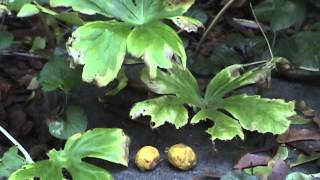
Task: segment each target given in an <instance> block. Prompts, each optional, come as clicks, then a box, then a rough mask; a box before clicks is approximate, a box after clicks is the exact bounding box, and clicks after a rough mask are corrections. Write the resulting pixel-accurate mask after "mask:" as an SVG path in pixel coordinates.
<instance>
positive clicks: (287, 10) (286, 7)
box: [255, 0, 306, 31]
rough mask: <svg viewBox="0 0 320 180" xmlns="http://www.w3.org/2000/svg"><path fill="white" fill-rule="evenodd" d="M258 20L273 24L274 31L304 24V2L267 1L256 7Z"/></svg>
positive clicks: (289, 0)
mask: <svg viewBox="0 0 320 180" xmlns="http://www.w3.org/2000/svg"><path fill="white" fill-rule="evenodd" d="M255 12H256V14H257V16H258V18H260V19H262V20H267V21H269V22H270V23H271V29H272V30H273V31H279V30H282V29H287V28H289V27H290V26H292V25H294V24H298V23H302V22H303V20H304V19H305V17H306V9H305V4H304V1H303V0H281V1H279V0H265V1H263V2H262V3H260V4H259V5H257V6H256V7H255Z"/></svg>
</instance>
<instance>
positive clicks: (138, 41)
mask: <svg viewBox="0 0 320 180" xmlns="http://www.w3.org/2000/svg"><path fill="white" fill-rule="evenodd" d="M127 45H128V52H129V53H130V54H132V55H133V56H135V57H137V58H140V57H142V58H143V59H144V61H145V63H146V64H147V65H148V67H149V71H150V76H151V77H152V78H155V77H156V75H157V67H160V68H164V69H169V68H172V62H171V59H172V56H173V54H176V55H177V56H179V57H180V59H181V61H182V64H183V67H184V68H185V67H186V60H187V57H186V53H185V50H184V46H183V42H182V40H181V39H180V37H179V36H178V34H177V33H176V32H175V31H174V30H173V29H172V28H171V27H170V26H168V25H166V24H164V23H162V22H154V23H151V24H148V25H145V26H137V27H135V28H134V29H133V30H132V31H131V33H130V34H129V36H128V40H127Z"/></svg>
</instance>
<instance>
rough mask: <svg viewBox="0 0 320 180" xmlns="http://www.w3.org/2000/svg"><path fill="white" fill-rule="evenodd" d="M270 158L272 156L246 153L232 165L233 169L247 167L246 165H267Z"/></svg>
mask: <svg viewBox="0 0 320 180" xmlns="http://www.w3.org/2000/svg"><path fill="white" fill-rule="evenodd" d="M271 159H272V158H271V157H269V156H262V155H256V154H250V153H247V154H245V155H244V156H242V157H241V158H240V160H239V161H238V163H237V164H236V165H234V168H235V169H244V168H248V167H254V166H260V165H267V164H268V162H269V161H270V160H271Z"/></svg>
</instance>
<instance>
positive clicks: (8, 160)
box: [0, 146, 26, 177]
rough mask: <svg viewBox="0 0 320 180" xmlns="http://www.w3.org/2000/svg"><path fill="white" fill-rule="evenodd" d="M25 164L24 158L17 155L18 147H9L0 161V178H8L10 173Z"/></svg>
mask: <svg viewBox="0 0 320 180" xmlns="http://www.w3.org/2000/svg"><path fill="white" fill-rule="evenodd" d="M25 164H26V161H25V160H24V158H23V157H21V156H20V155H19V154H18V147H17V146H13V147H11V148H10V149H9V150H8V151H7V152H5V153H4V154H3V156H2V158H1V159H0V177H8V176H10V174H11V173H13V172H14V171H16V170H17V169H19V168H21V167H22V166H23V165H25Z"/></svg>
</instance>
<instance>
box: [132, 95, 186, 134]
mask: <svg viewBox="0 0 320 180" xmlns="http://www.w3.org/2000/svg"><path fill="white" fill-rule="evenodd" d="M130 116H131V118H132V119H135V118H137V117H139V116H151V121H152V122H153V123H154V124H152V128H157V127H159V126H161V125H163V124H164V123H165V122H169V123H171V124H174V125H175V127H176V128H177V129H178V128H180V127H182V126H184V125H186V124H187V123H188V117H189V116H188V111H187V109H186V108H185V107H184V104H183V102H180V100H179V98H177V97H175V96H170V95H168V96H161V97H158V98H154V99H149V100H145V101H142V102H138V103H136V104H135V105H134V106H133V108H132V109H131V111H130Z"/></svg>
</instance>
